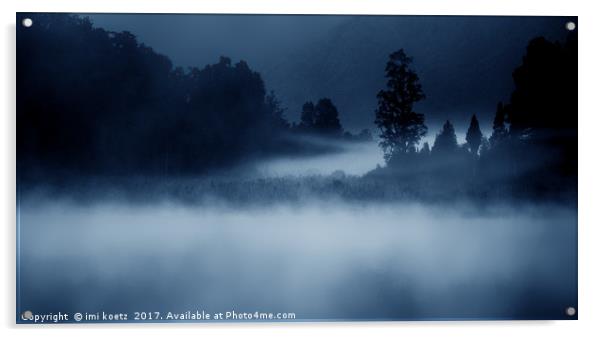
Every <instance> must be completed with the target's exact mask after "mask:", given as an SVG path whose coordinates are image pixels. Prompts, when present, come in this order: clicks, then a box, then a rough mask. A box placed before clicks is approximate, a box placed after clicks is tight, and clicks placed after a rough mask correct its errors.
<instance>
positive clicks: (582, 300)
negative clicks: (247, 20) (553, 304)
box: [0, 0, 602, 337]
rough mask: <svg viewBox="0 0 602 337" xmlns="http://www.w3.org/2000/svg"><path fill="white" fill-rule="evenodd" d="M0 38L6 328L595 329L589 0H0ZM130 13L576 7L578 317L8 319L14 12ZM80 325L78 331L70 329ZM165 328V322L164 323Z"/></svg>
mask: <svg viewBox="0 0 602 337" xmlns="http://www.w3.org/2000/svg"><path fill="white" fill-rule="evenodd" d="M0 6H1V9H2V10H1V11H0V16H1V17H2V27H1V29H2V32H1V33H0V36H2V44H1V45H0V46H1V49H0V50H1V52H0V58H1V59H2V60H1V62H0V65H1V66H2V72H0V74H2V76H3V78H2V80H0V95H1V96H0V104H1V105H2V107H3V109H2V120H1V121H0V141H1V146H0V151H1V158H2V164H1V165H0V170H1V174H0V179H1V180H0V186H2V194H1V198H2V202H1V203H0V212H1V213H2V218H1V219H2V220H3V221H2V236H1V237H2V241H0V247H1V248H0V249H1V251H2V259H1V260H0V273H1V277H0V283H1V287H0V290H1V291H2V293H1V294H0V299H1V300H0V301H1V304H0V327H1V328H2V330H4V331H3V332H4V333H6V335H11V336H25V335H33V334H36V335H37V334H44V335H49V336H80V335H81V334H82V333H85V335H91V336H105V335H106V334H109V333H110V334H119V335H121V334H127V335H144V336H163V335H166V334H174V333H175V334H177V335H185V336H199V335H209V336H224V335H227V336H231V335H250V336H277V335H278V336H280V335H281V334H282V333H286V334H288V335H291V336H307V335H309V334H311V335H315V334H328V335H335V336H337V335H338V336H365V335H367V334H369V335H373V334H378V335H384V336H400V335H402V334H403V335H418V336H439V335H443V336H479V337H481V336H504V337H506V336H509V335H511V336H522V335H524V336H527V335H529V336H532V335H546V336H562V337H567V336H580V335H584V336H586V335H598V336H600V335H601V330H602V329H600V324H599V322H598V321H599V320H600V317H602V315H601V310H600V308H599V306H598V305H599V304H600V299H601V298H600V294H601V292H600V288H601V287H602V279H601V277H600V276H601V273H600V267H599V265H602V263H600V261H597V258H598V257H601V256H602V253H601V249H600V247H601V246H602V242H601V241H602V235H601V234H602V230H601V228H602V221H601V220H602V218H601V217H600V215H599V213H598V212H596V210H597V209H599V208H600V205H601V204H602V203H601V201H600V200H599V199H598V198H597V192H598V191H600V190H601V189H600V187H601V186H600V178H599V175H600V174H601V173H600V172H602V170H601V167H600V159H599V158H600V154H601V153H602V151H601V149H600V148H601V147H602V141H600V139H601V137H602V136H601V134H602V132H601V128H602V118H601V117H600V115H601V113H602V108H601V106H600V105H601V104H600V101H601V99H600V92H601V89H602V88H600V86H599V84H598V83H599V82H600V80H601V79H602V74H601V72H600V62H602V61H601V60H602V53H601V51H602V49H601V47H600V43H599V41H600V40H601V39H600V33H601V30H600V24H599V22H600V19H601V17H600V16H602V12H601V11H600V10H599V8H596V2H595V1H579V0H565V1H558V0H548V1H543V0H538V1H533V0H504V1H501V0H499V1H493V0H490V1H482V0H481V1H471V0H455V1H451V0H447V1H446V0H422V1H419V0H414V1H401V0H397V1H394V0H370V1H367V0H321V1H319V0H305V1H302V0H214V1H191V0H161V1H157V0H145V1H142V0H133V1H126V0H94V1H81V0H80V1H77V0H53V1H48V0H46V1H44V0H35V1H34V0H19V1H18V2H17V1H11V2H7V1H3V2H1V4H0ZM17 11H21V12H26V11H36V12H43V11H51V12H137V13H164V12H168V13H276V14H277V13H304V14H326V13H328V14H423V15H570V16H579V27H578V29H579V146H580V148H579V150H580V151H579V152H580V153H579V321H558V322H555V321H534V322H529V321H516V322H484V321H476V322H386V323H281V324H263V323H253V324H179V325H177V324H152V325H137V324H128V325H87V326H83V325H77V326H75V325H62V326H45V327H41V326H16V325H15V324H14V320H15V250H14V248H15V242H14V241H15V89H14V83H15V71H14V69H15V47H14V45H15V37H14V34H15V12H17ZM80 329H85V330H83V331H82V330H80ZM167 329H169V331H168V330H167Z"/></svg>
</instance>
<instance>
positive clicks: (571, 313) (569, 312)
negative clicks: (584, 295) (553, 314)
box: [565, 307, 577, 317]
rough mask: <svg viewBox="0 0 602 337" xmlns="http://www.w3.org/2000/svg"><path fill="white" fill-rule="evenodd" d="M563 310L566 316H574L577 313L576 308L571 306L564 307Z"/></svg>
mask: <svg viewBox="0 0 602 337" xmlns="http://www.w3.org/2000/svg"><path fill="white" fill-rule="evenodd" d="M565 312H566V315H567V316H570V317H572V316H575V314H576V313H577V309H575V308H573V307H568V308H566V310H565Z"/></svg>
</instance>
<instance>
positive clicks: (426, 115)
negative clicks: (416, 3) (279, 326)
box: [16, 13, 578, 323]
mask: <svg viewBox="0 0 602 337" xmlns="http://www.w3.org/2000/svg"><path fill="white" fill-rule="evenodd" d="M16 35H17V39H16V48H17V70H16V75H17V77H16V95H17V111H16V116H17V191H16V193H17V224H16V225H17V289H16V291H17V303H16V321H17V323H99V322H102V323H116V322H130V323H148V322H163V323H177V322H196V323H199V322H241V321H242V322H291V321H358V320H359V321H389V320H535V319H544V320H557V319H558V320H559V319H577V310H578V305H577V304H578V303H577V18H576V17H544V16H539V17H516V16H504V17H495V16H364V15H349V16H345V15H219V14H202V15H201V14H199V15H192V14H186V15H184V14H92V13H88V14H68V13H18V14H17V27H16Z"/></svg>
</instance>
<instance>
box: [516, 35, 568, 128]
mask: <svg viewBox="0 0 602 337" xmlns="http://www.w3.org/2000/svg"><path fill="white" fill-rule="evenodd" d="M512 76H513V79H514V85H515V90H514V92H513V93H512V96H511V100H510V106H509V111H508V121H509V123H510V132H511V133H512V134H513V135H516V136H518V137H529V136H530V137H533V136H535V137H539V136H543V137H548V136H549V135H548V132H549V131H550V130H563V129H564V130H566V129H571V130H576V129H577V111H576V108H577V39H576V33H574V32H573V33H570V34H569V36H568V39H567V42H566V43H565V44H564V45H563V44H560V43H558V42H556V43H553V42H550V41H548V40H546V39H545V38H543V37H539V38H536V39H533V40H531V42H530V43H529V45H528V46H527V52H526V54H525V56H524V57H523V62H522V64H521V65H520V66H519V67H518V68H516V70H514V72H513V74H512Z"/></svg>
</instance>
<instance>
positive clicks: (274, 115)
mask: <svg viewBox="0 0 602 337" xmlns="http://www.w3.org/2000/svg"><path fill="white" fill-rule="evenodd" d="M265 104H266V108H267V109H268V113H269V115H270V117H271V119H272V125H274V126H275V127H276V128H279V129H287V128H289V127H290V123H289V122H288V121H287V120H286V118H284V112H285V111H286V109H284V108H283V107H282V102H280V100H278V98H277V97H276V94H275V93H274V91H273V90H272V91H270V93H269V94H268V95H267V96H266V97H265Z"/></svg>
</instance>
